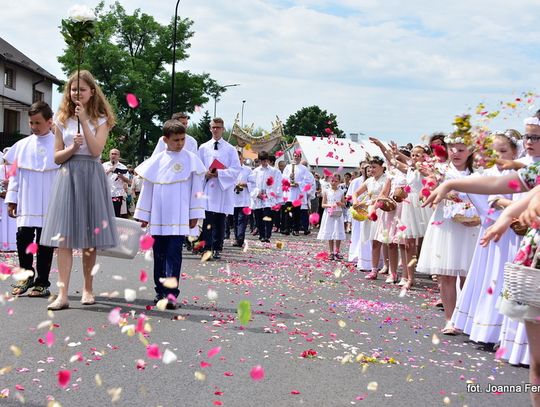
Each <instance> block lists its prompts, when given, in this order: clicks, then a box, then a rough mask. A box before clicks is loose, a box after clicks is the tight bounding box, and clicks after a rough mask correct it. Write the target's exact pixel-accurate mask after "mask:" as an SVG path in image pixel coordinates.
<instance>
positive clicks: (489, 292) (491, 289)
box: [487, 287, 493, 295]
mask: <svg viewBox="0 0 540 407" xmlns="http://www.w3.org/2000/svg"><path fill="white" fill-rule="evenodd" d="M487 293H488V295H492V294H493V288H491V287H488V288H487Z"/></svg>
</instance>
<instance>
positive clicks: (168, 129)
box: [163, 119, 186, 137]
mask: <svg viewBox="0 0 540 407" xmlns="http://www.w3.org/2000/svg"><path fill="white" fill-rule="evenodd" d="M173 134H186V128H185V127H184V125H183V124H182V123H180V122H179V121H178V120H173V119H171V120H167V121H166V122H165V123H163V135H164V136H165V137H171V136H172V135H173Z"/></svg>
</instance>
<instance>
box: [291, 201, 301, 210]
mask: <svg viewBox="0 0 540 407" xmlns="http://www.w3.org/2000/svg"><path fill="white" fill-rule="evenodd" d="M292 206H294V207H295V208H296V207H298V206H302V200H301V199H295V200H294V201H292Z"/></svg>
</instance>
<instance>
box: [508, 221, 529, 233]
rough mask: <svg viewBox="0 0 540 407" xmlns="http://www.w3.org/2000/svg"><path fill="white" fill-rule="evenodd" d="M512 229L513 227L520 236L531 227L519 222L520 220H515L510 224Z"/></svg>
mask: <svg viewBox="0 0 540 407" xmlns="http://www.w3.org/2000/svg"><path fill="white" fill-rule="evenodd" d="M510 229H512V230H513V231H514V233H515V234H516V235H518V236H525V235H526V234H527V231H528V230H529V227H528V226H524V225H522V224H521V223H519V220H515V221H513V222H512V223H511V224H510Z"/></svg>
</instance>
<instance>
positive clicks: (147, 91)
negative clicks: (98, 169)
mask: <svg viewBox="0 0 540 407" xmlns="http://www.w3.org/2000/svg"><path fill="white" fill-rule="evenodd" d="M96 12H97V15H98V20H97V21H96V23H95V25H96V27H95V35H94V37H93V39H92V41H90V42H89V44H88V46H87V47H86V49H85V50H84V54H83V63H82V68H83V69H88V70H89V71H90V72H92V74H93V75H94V76H95V78H96V79H97V80H98V81H99V83H100V85H101V86H102V89H103V91H104V92H105V94H106V96H107V97H108V98H109V100H111V101H115V103H113V105H114V107H115V111H116V113H117V115H118V118H119V121H118V122H119V123H118V125H117V126H116V127H115V129H113V131H112V134H111V139H112V140H111V141H110V144H113V145H116V146H117V147H119V148H120V150H125V147H129V148H128V150H131V147H135V148H133V151H129V152H128V151H122V155H123V156H124V157H125V158H126V159H128V160H134V158H135V156H137V157H138V158H139V160H141V159H142V158H143V157H144V156H145V155H147V154H148V152H149V151H151V149H152V148H153V146H154V145H155V143H156V142H157V139H158V138H159V137H160V135H161V129H160V127H161V124H162V122H164V121H165V120H167V119H168V118H169V114H170V92H171V73H170V72H169V70H168V68H169V67H170V65H171V64H172V62H173V52H172V33H173V27H174V25H173V23H174V17H173V18H172V19H171V22H170V23H169V24H168V25H161V24H160V23H158V22H157V21H155V19H154V17H152V16H150V15H148V14H145V13H142V12H141V10H140V9H137V10H135V11H134V12H133V14H127V13H126V11H125V9H124V8H123V7H122V6H121V5H120V3H119V2H115V3H114V4H112V5H111V6H110V8H109V10H105V8H104V3H103V2H101V3H100V4H99V5H98V6H97V7H96ZM192 25H193V22H192V21H191V20H189V19H182V18H178V20H177V35H176V64H177V65H178V62H179V61H182V60H184V59H186V58H188V56H189V55H188V53H187V50H188V49H189V48H190V43H189V39H190V38H191V37H192V36H193V31H191V27H192ZM58 61H59V62H60V63H61V64H62V69H63V71H64V72H65V73H66V75H69V74H71V72H73V71H74V70H75V69H76V63H77V55H76V50H75V49H74V48H73V46H71V45H70V46H68V47H67V49H66V50H65V53H64V55H62V56H60V57H59V58H58ZM215 86H216V82H215V81H214V80H213V79H211V78H210V76H209V75H208V74H206V73H202V74H193V73H191V72H189V71H183V72H177V73H176V75H175V90H176V91H175V98H174V101H175V104H174V106H173V111H175V112H178V111H185V112H193V111H194V109H195V106H197V105H203V104H204V103H206V102H207V101H208V97H207V94H208V92H209V89H214V88H215ZM128 93H133V94H135V95H136V96H137V98H138V100H139V102H140V104H139V106H138V107H137V108H135V109H132V108H130V107H129V106H128V105H127V103H126V100H125V96H126V95H127V94H128ZM130 146H131V147H130Z"/></svg>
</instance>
